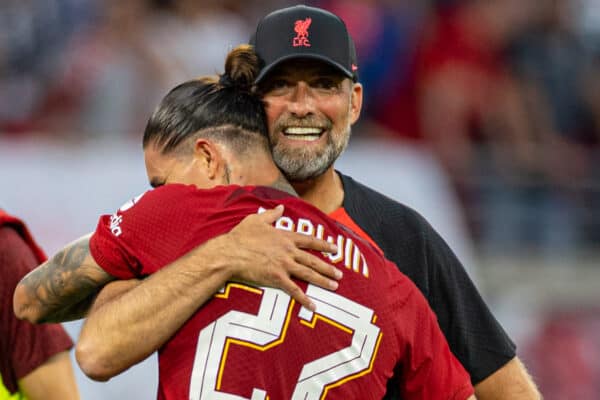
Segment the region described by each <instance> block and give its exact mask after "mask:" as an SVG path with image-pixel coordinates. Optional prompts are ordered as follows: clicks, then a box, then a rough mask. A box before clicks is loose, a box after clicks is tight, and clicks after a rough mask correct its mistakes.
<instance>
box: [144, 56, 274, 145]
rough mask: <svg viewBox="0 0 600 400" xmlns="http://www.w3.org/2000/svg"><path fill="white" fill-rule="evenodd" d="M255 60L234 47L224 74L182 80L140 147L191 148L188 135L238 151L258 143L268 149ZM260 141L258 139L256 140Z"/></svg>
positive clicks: (149, 125)
mask: <svg viewBox="0 0 600 400" xmlns="http://www.w3.org/2000/svg"><path fill="white" fill-rule="evenodd" d="M257 71H258V58H257V57H256V55H255V54H254V52H253V51H252V48H251V46H248V45H242V46H238V47H237V48H235V49H234V50H232V51H231V52H230V53H229V54H228V56H227V60H226V62H225V73H223V74H222V75H219V76H205V77H201V78H198V79H195V80H191V81H188V82H185V83H182V84H180V85H178V86H176V87H175V88H174V89H172V90H171V91H170V92H169V93H168V94H167V95H166V96H165V97H164V98H163V99H162V101H161V102H160V104H159V105H158V107H157V108H156V109H155V110H154V112H153V114H152V116H151V117H150V119H149V120H148V123H147V125H146V129H145V131H144V138H143V146H144V148H145V147H146V146H147V145H148V144H150V143H153V144H155V145H157V146H159V147H160V151H161V152H162V153H163V154H164V153H169V152H172V151H174V150H177V151H178V152H179V151H188V150H189V151H191V150H192V147H191V146H189V147H188V146H182V144H184V142H186V143H185V144H187V142H188V140H189V139H194V140H195V139H197V138H198V137H207V138H211V139H216V140H219V141H221V142H222V143H224V144H226V145H229V146H231V148H232V150H233V151H236V152H237V153H238V154H241V153H243V151H244V150H245V149H247V148H248V147H254V145H257V144H258V145H261V146H263V147H264V148H265V150H268V130H267V118H266V114H265V109H264V104H263V101H262V100H261V98H260V96H259V95H258V94H256V93H254V92H253V90H252V83H253V82H254V77H255V76H256V74H257ZM257 139H258V140H257Z"/></svg>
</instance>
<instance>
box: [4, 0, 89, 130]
mask: <svg viewBox="0 0 600 400" xmlns="http://www.w3.org/2000/svg"><path fill="white" fill-rule="evenodd" d="M90 3H91V0H83V1H76V0H47V1H42V0H4V1H2V4H1V5H0V131H4V132H13V133H19V132H23V131H27V130H29V129H32V128H34V127H35V124H33V121H32V120H31V119H32V115H33V114H34V113H35V112H36V110H37V109H38V107H40V105H41V103H42V102H43V100H44V96H45V92H46V90H47V87H48V85H49V84H51V83H52V82H53V78H54V75H55V73H56V71H57V69H58V68H59V64H60V62H61V56H62V54H63V49H64V46H65V44H66V42H67V40H68V38H69V36H70V35H71V34H72V33H73V32H76V31H77V29H78V28H79V27H80V25H81V24H82V22H83V21H85V20H86V18H88V16H89V15H88V13H87V10H88V9H89V8H90Z"/></svg>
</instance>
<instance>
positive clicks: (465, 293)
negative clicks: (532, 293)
mask: <svg viewBox="0 0 600 400" xmlns="http://www.w3.org/2000/svg"><path fill="white" fill-rule="evenodd" d="M251 42H252V44H253V45H254V46H255V50H256V52H257V54H258V55H259V57H260V58H261V59H262V61H263V66H262V68H261V71H260V73H259V74H258V76H257V78H256V83H257V85H258V89H259V90H260V91H261V92H262V93H263V96H264V100H265V103H266V111H267V119H268V123H269V135H270V141H271V146H272V150H273V157H274V159H275V161H276V163H277V165H278V166H279V168H280V169H281V170H282V171H283V172H284V173H285V175H286V177H287V178H288V179H289V180H290V181H291V182H292V184H293V186H294V188H295V189H296V191H297V192H298V193H299V194H300V195H301V196H302V198H303V199H304V200H306V201H308V202H310V203H312V204H313V205H315V206H317V207H318V208H320V209H321V210H322V211H324V212H326V213H328V214H330V216H332V217H334V218H335V219H338V220H339V221H341V222H343V223H344V224H346V225H347V226H349V227H351V228H352V229H353V230H354V231H355V232H357V233H359V234H361V235H362V236H364V238H365V239H367V240H368V241H370V242H372V243H374V244H375V245H376V246H378V247H379V248H380V249H382V250H383V251H384V253H385V255H386V256H387V258H388V259H390V260H392V261H394V262H395V263H396V264H397V265H398V266H399V268H400V270H401V271H402V272H404V273H405V274H406V275H408V276H409V277H410V278H411V279H412V280H413V281H414V282H415V284H416V285H417V286H418V287H419V288H420V289H421V291H422V292H423V294H424V295H425V297H426V298H427V299H428V301H429V303H430V305H431V307H432V309H433V310H434V311H435V313H436V315H437V317H438V321H439V323H440V326H441V328H442V330H443V332H444V334H445V336H446V339H447V340H448V342H449V344H450V347H451V349H452V350H453V352H454V353H455V355H456V356H457V357H458V359H459V360H460V361H461V362H462V363H463V365H464V366H465V368H466V369H467V371H468V372H469V373H470V374H471V379H472V381H473V383H475V384H476V390H477V392H476V393H477V395H478V398H480V399H484V400H485V399H535V398H539V395H538V394H537V391H536V389H535V387H534V385H533V383H532V382H531V380H530V379H529V378H528V376H527V374H526V372H525V370H524V368H523V366H522V364H521V363H520V362H519V361H518V359H517V358H516V355H515V346H514V344H513V343H512V342H511V340H510V339H509V338H508V336H507V335H506V333H505V332H504V331H503V330H502V328H501V326H500V325H499V324H498V322H497V321H496V320H495V318H494V317H493V316H492V315H491V313H490V311H489V310H488V308H487V306H486V305H485V303H484V302H483V300H482V299H481V297H480V295H479V294H478V292H477V290H476V289H475V287H474V286H473V284H472V282H471V281H470V279H469V277H468V276H467V274H466V272H465V271H464V268H463V267H462V265H461V264H460V262H459V261H458V260H457V259H456V257H455V255H454V254H453V253H452V251H451V250H450V249H449V248H448V246H447V245H446V244H445V242H444V241H443V239H442V238H440V237H439V235H438V234H437V233H436V232H435V231H434V230H433V229H432V227H431V226H430V225H429V224H428V223H427V222H426V221H425V220H424V219H423V218H422V217H421V216H420V215H418V214H417V213H415V212H414V211H413V210H411V209H409V208H407V207H406V206H404V205H401V204H399V203H396V202H394V201H392V200H390V199H388V198H386V197H384V196H382V195H380V194H378V193H376V192H374V191H373V190H371V189H369V188H367V187H365V186H363V185H361V184H359V183H357V182H355V181H354V180H353V179H352V178H350V177H347V176H345V175H343V174H341V173H338V172H336V171H335V170H334V168H333V163H334V162H335V160H336V159H337V158H338V157H339V156H340V154H341V153H342V152H343V150H344V149H345V147H346V146H347V143H348V140H349V137H350V127H351V125H352V124H353V123H354V122H356V120H357V119H358V117H359V115H360V110H361V106H362V86H361V85H360V84H359V83H357V78H358V66H357V64H356V57H355V51H354V45H353V43H352V40H351V38H350V36H349V35H348V32H347V30H346V27H345V25H344V23H343V21H342V20H341V19H340V18H338V17H337V16H335V15H333V14H331V13H329V12H326V11H324V10H321V9H317V8H311V7H305V6H296V7H291V8H286V9H282V10H279V11H276V12H274V13H271V14H269V15H267V16H266V17H265V18H263V19H262V20H261V21H260V23H259V25H258V27H257V30H256V33H255V35H254V36H253V38H252V40H251ZM249 230H250V231H251V232H252V233H251V236H250V235H248V237H246V238H244V239H246V240H240V238H239V234H238V237H237V238H235V239H234V238H231V239H230V240H229V242H228V241H227V240H222V241H221V242H220V243H221V244H222V245H223V244H224V243H229V244H230V245H229V246H228V247H227V251H226V252H223V247H220V248H218V249H215V248H209V247H208V246H205V247H200V248H198V249H196V250H194V251H192V252H191V253H190V255H191V256H188V257H186V258H185V259H182V260H180V261H176V262H175V263H174V265H173V266H175V265H177V264H178V265H185V264H186V263H190V262H197V260H202V261H204V262H205V263H210V262H211V260H212V261H213V262H221V261H222V259H223V255H222V254H227V256H226V257H227V261H228V262H230V263H233V262H234V261H233V260H235V262H237V263H238V265H239V264H240V263H242V264H243V263H245V265H250V264H256V263H258V262H264V260H265V259H267V260H269V262H274V261H275V260H273V259H272V257H270V256H272V254H273V249H274V248H276V247H277V246H281V245H282V242H277V243H273V242H272V241H271V240H269V239H267V237H268V238H273V234H272V232H271V231H272V229H271V228H270V227H266V226H261V227H258V226H254V229H249ZM247 231H248V230H247ZM238 233H239V232H238ZM262 235H264V237H263V236H262ZM224 236H226V235H224ZM247 243H252V245H251V246H250V245H248V244H247ZM288 245H289V244H288ZM194 252H196V254H195V257H194V254H193V253H194ZM265 255H266V256H265ZM258 257H262V258H260V260H258ZM215 260H219V261H215ZM163 276H165V275H163ZM165 279H167V278H166V277H165ZM274 284H277V282H274ZM286 289H288V288H286ZM79 298H81V297H79ZM388 395H389V398H398V397H397V394H395V393H391V392H388Z"/></svg>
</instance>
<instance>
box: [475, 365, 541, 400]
mask: <svg viewBox="0 0 600 400" xmlns="http://www.w3.org/2000/svg"><path fill="white" fill-rule="evenodd" d="M475 394H476V395H477V398H478V399H479V400H539V399H541V398H542V395H541V394H540V392H539V391H538V389H537V387H536V385H535V383H534V382H533V380H532V379H531V377H530V376H529V374H528V373H527V370H526V369H525V366H524V365H523V364H522V363H521V361H520V360H519V359H518V358H517V357H515V358H513V359H512V360H511V361H509V362H508V363H506V364H505V365H504V366H503V367H502V368H500V369H499V370H497V371H496V372H494V373H493V374H492V375H490V376H489V377H487V378H486V379H484V380H483V381H482V382H480V383H478V384H477V385H475Z"/></svg>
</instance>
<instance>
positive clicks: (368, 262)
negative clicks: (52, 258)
mask: <svg viewBox="0 0 600 400" xmlns="http://www.w3.org/2000/svg"><path fill="white" fill-rule="evenodd" d="M277 204H284V205H285V212H284V216H283V217H281V218H280V219H279V220H278V221H277V223H276V227H277V228H279V229H284V230H292V231H296V232H302V233H304V234H307V235H314V236H317V237H322V238H325V239H327V240H331V241H334V242H335V243H336V244H337V245H338V249H339V250H338V254H330V255H327V254H321V253H315V254H317V255H319V256H320V257H322V258H323V259H325V260H328V261H329V262H331V263H332V264H333V265H335V266H337V267H338V268H340V269H342V270H344V278H343V279H342V280H341V282H340V287H339V288H338V290H337V291H335V292H331V291H328V290H324V289H321V288H318V287H315V286H313V285H307V284H306V283H302V282H300V285H301V287H302V288H303V289H304V290H306V293H307V294H308V295H309V296H310V297H311V298H312V299H313V301H314V302H315V304H316V305H317V311H316V312H314V313H313V312H310V311H308V310H306V309H304V308H302V307H300V306H299V305H298V304H296V303H295V302H294V301H293V300H292V299H291V298H290V297H289V296H288V295H287V294H286V293H284V292H283V291H281V290H278V289H273V288H264V287H252V286H246V285H241V284H235V283H229V284H227V285H226V286H225V287H224V288H223V289H222V291H221V292H219V293H217V294H216V295H215V296H214V297H213V299H212V300H211V301H210V302H208V303H207V304H205V305H204V306H203V307H202V308H201V309H200V311H199V312H197V313H196V314H195V315H194V316H193V317H192V318H190V320H188V321H187V322H186V324H185V325H184V326H183V327H182V328H181V329H180V330H179V331H178V332H177V333H176V334H175V336H173V337H172V338H171V339H170V341H169V342H167V343H166V344H165V345H164V346H163V347H162V348H161V349H160V351H159V376H160V383H159V394H158V398H159V399H184V398H186V399H187V398H189V399H215V398H223V399H225V398H227V399H243V398H246V399H253V400H255V399H267V398H268V399H270V400H277V399H324V398H327V399H381V398H382V397H383V395H384V394H385V392H386V383H387V381H388V380H389V379H390V378H391V377H392V375H393V372H394V368H401V371H402V374H401V376H402V378H401V379H402V380H401V381H399V382H398V385H399V387H400V388H401V391H402V393H403V396H404V399H407V400H408V399H436V400H440V399H457V400H458V399H465V398H467V397H468V396H469V395H470V394H471V393H472V392H473V389H472V387H471V384H470V380H469V376H468V375H467V373H466V372H465V371H464V369H463V368H462V366H461V365H460V364H459V362H458V361H457V360H456V359H455V358H454V356H453V355H452V354H451V352H450V350H449V348H448V345H447V343H446V341H445V339H444V336H443V334H442V333H441V331H440V330H439V327H438V324H437V321H436V318H435V316H434V315H433V313H432V312H431V310H430V309H429V307H428V305H427V302H426V300H425V299H424V298H423V296H422V295H421V293H420V292H419V290H418V289H417V288H416V287H415V286H414V284H413V283H412V282H411V281H410V280H409V279H408V278H406V277H405V276H404V275H402V274H401V273H400V272H399V271H398V269H397V268H396V266H394V265H392V264H391V263H390V262H389V261H387V260H385V258H383V256H382V255H381V253H380V252H379V251H378V250H376V249H375V248H373V247H372V246H371V245H370V244H369V243H368V242H367V241H365V240H363V239H361V238H360V237H359V236H357V235H355V234H354V233H353V232H351V231H350V230H349V229H348V228H345V227H344V226H343V225H340V224H338V223H337V222H335V221H333V220H332V219H330V218H328V217H327V216H326V215H325V214H323V213H321V212H320V211H319V210H317V209H316V208H314V207H312V206H311V205H309V204H307V203H305V202H303V201H302V200H300V199H297V198H295V197H291V196H289V195H287V194H285V193H282V192H279V191H276V190H273V189H269V188H264V187H260V188H258V187H238V186H227V187H218V188H215V189H212V190H199V189H197V188H195V187H193V186H186V185H166V186H163V187H160V188H158V189H155V190H151V191H149V192H146V193H145V194H144V195H143V196H141V197H138V198H136V199H135V200H134V201H132V202H129V203H127V204H126V205H124V206H123V207H121V209H120V210H119V211H117V212H116V213H115V214H113V215H105V216H103V217H101V219H100V222H99V224H98V227H97V230H96V232H95V233H94V235H93V236H92V238H91V242H90V249H91V252H92V255H93V256H94V258H95V259H96V261H97V262H98V263H99V264H100V265H101V266H102V267H103V268H104V269H105V270H106V271H107V272H108V273H110V274H112V275H114V276H116V277H119V278H124V279H126V278H132V277H143V276H146V275H148V274H152V273H153V272H155V271H157V270H158V269H160V268H162V267H164V266H165V265H167V264H169V263H171V262H172V261H174V260H175V259H177V258H179V257H181V256H182V255H183V254H185V253H186V252H188V251H190V250H191V249H193V248H194V247H196V246H198V245H199V244H200V243H203V242H205V241H207V240H209V239H210V238H212V237H215V236H217V235H220V234H222V233H225V232H227V231H229V230H230V229H231V228H233V227H234V226H235V225H237V224H238V223H239V222H240V221H241V220H242V219H243V218H244V217H245V216H247V215H249V214H252V213H257V212H260V210H261V208H264V209H270V208H273V207H275V206H276V205H277ZM392 294H393V296H392ZM182 295H185V294H182Z"/></svg>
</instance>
